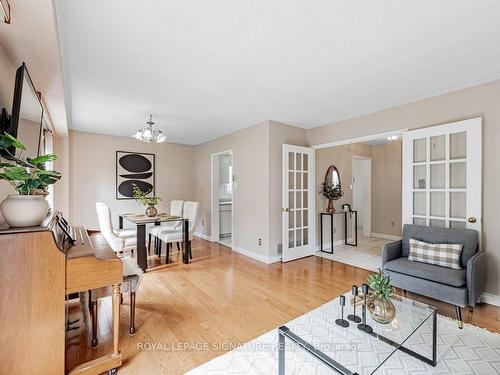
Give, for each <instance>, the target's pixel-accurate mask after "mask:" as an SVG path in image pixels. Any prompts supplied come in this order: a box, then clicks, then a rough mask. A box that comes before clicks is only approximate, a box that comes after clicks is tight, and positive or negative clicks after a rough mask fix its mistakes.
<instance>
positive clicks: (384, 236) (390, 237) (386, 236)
mask: <svg viewBox="0 0 500 375" xmlns="http://www.w3.org/2000/svg"><path fill="white" fill-rule="evenodd" d="M372 237H375V238H382V239H384V240H393V241H398V240H400V239H401V236H394V235H392V234H385V233H374V232H372Z"/></svg>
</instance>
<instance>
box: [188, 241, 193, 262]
mask: <svg viewBox="0 0 500 375" xmlns="http://www.w3.org/2000/svg"><path fill="white" fill-rule="evenodd" d="M188 252H189V259H193V252H192V251H191V241H189V242H188Z"/></svg>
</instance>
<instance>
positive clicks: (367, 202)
mask: <svg viewBox="0 0 500 375" xmlns="http://www.w3.org/2000/svg"><path fill="white" fill-rule="evenodd" d="M355 159H357V160H363V161H364V162H363V207H362V210H363V236H365V237H371V235H372V158H369V157H367V156H358V155H353V157H352V176H353V177H354V160H355ZM366 181H369V182H370V183H369V184H366ZM351 183H352V182H351ZM354 186H355V184H354ZM353 198H354V191H353ZM353 205H354V199H353Z"/></svg>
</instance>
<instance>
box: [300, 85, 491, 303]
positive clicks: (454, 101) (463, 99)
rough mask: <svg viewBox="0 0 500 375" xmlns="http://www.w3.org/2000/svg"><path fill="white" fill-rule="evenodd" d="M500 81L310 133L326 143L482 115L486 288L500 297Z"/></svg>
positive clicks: (311, 139) (310, 138)
mask: <svg viewBox="0 0 500 375" xmlns="http://www.w3.org/2000/svg"><path fill="white" fill-rule="evenodd" d="M499 98H500V80H498V81H494V82H490V83H487V84H484V85H479V86H475V87H471V88H468V89H464V90H459V91H455V92H452V93H449V94H445V95H440V96H437V97H434V98H429V99H425V100H421V101H418V102H414V103H410V104H406V105H403V106H399V107H394V108H391V109H387V110H384V111H381V112H377V113H373V114H370V115H366V116H361V117H357V118H354V119H350V120H346V121H340V122H337V123H334V124H329V125H325V126H321V127H318V128H314V129H310V130H308V131H307V138H308V141H309V144H311V145H315V144H323V143H328V142H333V141H339V140H344V139H349V138H355V137H360V136H365V135H370V134H377V133H380V132H385V131H390V130H396V129H401V128H409V129H416V128H421V127H425V126H432V125H438V124H444V123H448V122H452V121H458V120H463V119H467V118H473V117H479V116H480V117H482V118H483V202H486V204H483V241H484V242H483V244H484V248H485V249H486V253H487V258H488V262H487V264H488V267H487V283H486V292H488V293H491V294H494V295H500V276H499V272H498V270H499V269H500V246H499V244H500V231H499V230H498V220H497V216H498V213H499V212H500V200H499V199H498V189H499V186H500V168H498V159H499V151H498V150H499V144H500V104H499V103H500V102H499Z"/></svg>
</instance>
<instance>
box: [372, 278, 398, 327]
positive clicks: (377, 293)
mask: <svg viewBox="0 0 500 375" xmlns="http://www.w3.org/2000/svg"><path fill="white" fill-rule="evenodd" d="M368 285H370V288H371V289H372V295H371V296H370V297H369V299H368V301H367V307H368V311H369V312H370V315H371V316H372V318H373V319H375V320H376V321H377V322H379V323H383V324H387V323H390V322H392V321H393V319H394V317H395V316H396V308H395V307H394V304H393V303H392V301H391V300H390V297H391V296H392V292H393V287H392V285H391V278H390V276H389V275H387V274H386V273H385V272H384V271H383V270H382V269H380V268H379V269H378V273H375V274H372V275H370V276H368Z"/></svg>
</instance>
